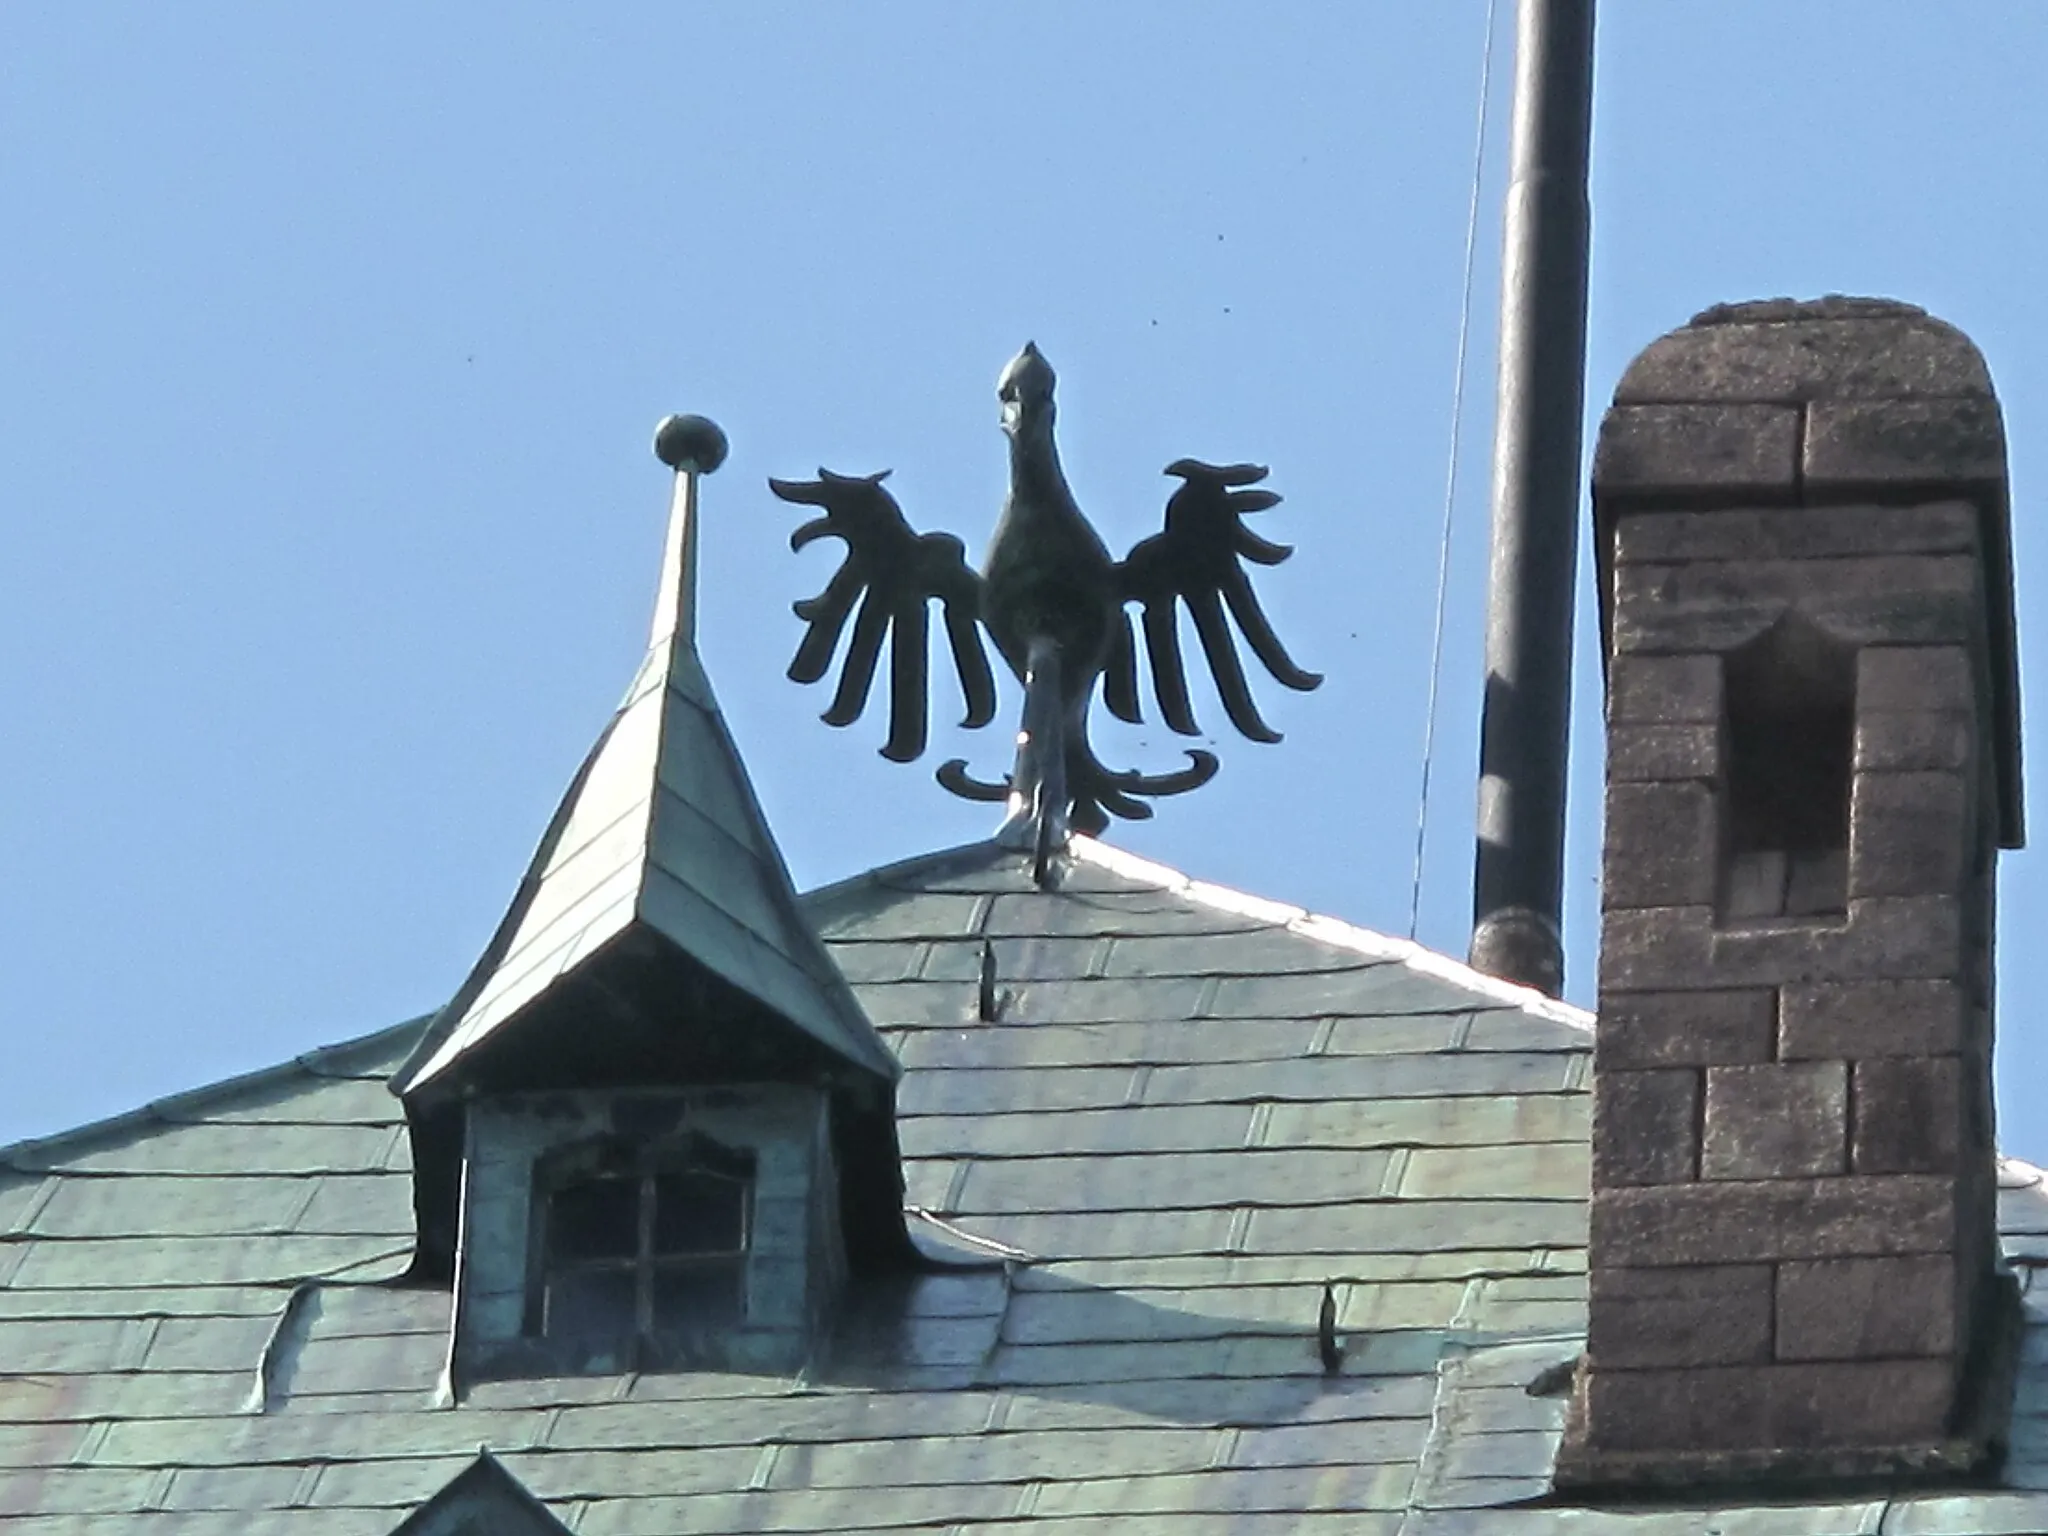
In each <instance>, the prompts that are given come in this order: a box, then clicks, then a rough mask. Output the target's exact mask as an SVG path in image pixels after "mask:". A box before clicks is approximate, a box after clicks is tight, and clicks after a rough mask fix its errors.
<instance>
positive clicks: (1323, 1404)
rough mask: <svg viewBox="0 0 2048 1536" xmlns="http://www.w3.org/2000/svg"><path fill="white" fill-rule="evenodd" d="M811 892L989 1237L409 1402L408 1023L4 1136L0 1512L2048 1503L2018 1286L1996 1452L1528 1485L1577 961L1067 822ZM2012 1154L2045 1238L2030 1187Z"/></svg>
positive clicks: (2010, 1219) (1291, 1516)
mask: <svg viewBox="0 0 2048 1536" xmlns="http://www.w3.org/2000/svg"><path fill="white" fill-rule="evenodd" d="M807 910H808V912H809V914H810V915H811V916H812V917H813V918H814V919H815V920H816V921H817V923H818V925H819V926H820V928H821V929H822V931H823V932H824V934H825V937H826V941H827V944H828V946H829V948H830V950H831V953H832V955H833V957H834V958H835V959H836V960H837V961H838V962H839V963H840V964H841V965H842V966H843V967H844V968H845V971H846V973H847V975H848V976H849V977H851V978H852V979H853V983H854V991H855V993H856V994H857V996H858V998H859V1001H860V1003H861V1005H862V1006H863V1007H864V1008H865V1009H866V1010H867V1011H868V1013H869V1015H870V1016H871V1017H872V1018H873V1019H874V1020H875V1021H876V1023H877V1024H878V1025H879V1026H880V1028H881V1031H882V1033H883V1035H884V1036H885V1037H886V1038H887V1040H888V1042H889V1045H890V1047H891V1048H892V1050H893V1052H894V1053H895V1055H896V1056H897V1057H898V1058H900V1060H901V1062H902V1064H903V1080H902V1085H901V1089H900V1095H899V1103H900V1122H899V1123H900V1130H901V1141H902V1146H903V1150H904V1155H905V1159H906V1168H905V1171H906V1176H907V1178H908V1183H909V1193H908V1199H909V1201H910V1203H911V1204H912V1205H913V1206H914V1207H916V1209H917V1212H918V1214H917V1215H916V1216H915V1217H914V1218H913V1221H914V1224H915V1225H916V1226H917V1227H918V1229H919V1230H920V1232H921V1234H922V1235H923V1236H925V1237H926V1238H928V1239H931V1240H933V1241H938V1242H944V1243H948V1244H951V1245H953V1246H955V1247H964V1248H967V1249H969V1250H970V1251H977V1250H978V1251H979V1252H981V1253H983V1254H1003V1253H1010V1254H1014V1255H1016V1257H1015V1258H1013V1260H1012V1261H1011V1262H1010V1263H1009V1264H1008V1265H1007V1266H1005V1267H1004V1268H998V1269H994V1270H989V1271H985V1272H979V1273H960V1272H953V1273H946V1274H939V1275H932V1276H927V1277H921V1278H914V1279H907V1280H900V1281H896V1282H892V1283H891V1284H889V1285H880V1284H877V1285H871V1286H869V1287H866V1288H863V1289H861V1290H857V1291H856V1292H855V1293H854V1294H853V1297H852V1299H851V1300H850V1302H849V1305H848V1309H847V1311H846V1314H845V1315H844V1317H843V1318H842V1321H841V1323H840V1325H839V1328H838V1330H837V1332H836V1334H835V1337H834V1340H833V1344H832V1347H831V1348H830V1349H829V1350H828V1351H825V1352H822V1353H821V1354H820V1356H819V1358H818V1359H817V1360H816V1361H815V1362H814V1363H813V1365H812V1366H811V1367H810V1368H809V1369H807V1370H806V1371H805V1372H803V1373H801V1374H799V1375H797V1376H792V1377H782V1376H775V1377H766V1376H740V1375H719V1374H677V1375H669V1376H645V1377H636V1378H617V1377H607V1378H570V1379H551V1380H542V1381H508V1382H496V1383H489V1384H483V1385H479V1386H478V1387H476V1388H475V1389H474V1390H473V1391H472V1392H471V1393H470V1394H469V1396H468V1398H467V1400H466V1402H465V1403H464V1404H463V1405H462V1406H460V1407H454V1408H448V1407H437V1406H436V1405H435V1402H436V1399H435V1385H436V1382H437V1380H438V1378H439V1375H440V1372H441V1369H442V1365H443V1363H444V1360H445V1357H446V1352H447V1343H448V1339H447V1328H448V1308H449V1303H448V1295H447V1292H446V1290H445V1289H436V1288H431V1287H424V1288H411V1287H406V1286H401V1285H393V1284H391V1283H389V1282H390V1279H391V1277H393V1276H395V1275H397V1274H399V1273H401V1272H402V1271H403V1269H404V1267H405V1264H406V1259H407V1256H408V1254H409V1251H410V1246H411V1240H412V1206H411V1202H410V1195H409V1188H408V1186H409V1183H410V1180H409V1173H408V1162H407V1159H408V1156H409V1151H408V1145H407V1142H406V1141H405V1139H404V1137H403V1135H402V1133H401V1129H402V1115H401V1111H400V1107H399V1104H398V1101H397V1100H396V1099H394V1098H392V1097H391V1095H390V1094H389V1093H388V1092H387V1091H386V1089H385V1088H384V1086H383V1082H382V1079H383V1077H384V1075H385V1074H387V1073H388V1072H389V1071H390V1070H391V1068H392V1067H393V1066H394V1065H395V1064H396V1063H397V1062H398V1060H399V1059H400V1058H401V1057H402V1056H403V1055H404V1054H405V1053H406V1051H407V1050H408V1049H409V1048H410V1047H411V1045H412V1043H413V1042H414V1041H415V1040H416V1039H417V1038H418V1037H419V1034H420V1031H421V1027H422V1026H421V1025H419V1024H417V1023H415V1024H413V1025H409V1026H406V1027H404V1028H403V1029H401V1030H397V1031H387V1032H386V1033H384V1034H383V1035H380V1036H373V1037H370V1038H369V1039H367V1040H365V1041H362V1042H358V1043H356V1044H353V1045H349V1046H343V1047H338V1048H334V1049H330V1050H327V1051H322V1052H316V1053H313V1054H312V1055H309V1056H306V1057H302V1058H300V1059H299V1061H298V1062H297V1063H295V1064H293V1065H291V1066H289V1067H286V1068H282V1069H279V1070H278V1071H276V1072H273V1073H268V1074H259V1075H258V1076H256V1077H253V1078H248V1079H243V1080H240V1081H238V1082H235V1083H229V1084H224V1085H222V1086H220V1087H219V1088H216V1089H212V1090H207V1091H205V1092H202V1093H198V1094H193V1095H187V1096H184V1097H182V1098H180V1099H175V1100H169V1101H165V1102H164V1103H162V1104H159V1105H157V1106H154V1107H153V1108H152V1109H150V1110H147V1111H144V1112H141V1113H140V1114H138V1115H134V1116H128V1117H124V1118H123V1119H121V1120H118V1121H114V1122H108V1123H107V1124H105V1125H102V1126H98V1127H89V1128H87V1129H86V1130H84V1131H81V1132H76V1133H73V1134H71V1135H68V1136H65V1137H60V1138H55V1139H52V1140H49V1141H44V1142H39V1143H28V1144H24V1145H22V1146H19V1147H16V1148H12V1149H8V1150H7V1151H6V1152H5V1153H0V1162H4V1166H5V1167H6V1168H8V1169H11V1170H13V1171H12V1172H11V1173H8V1174H5V1175H0V1371H5V1372H6V1373H7V1374H5V1375H0V1520H4V1521H5V1522H6V1523H5V1524H4V1527H0V1528H4V1530H5V1531H6V1533H7V1536H59V1533H69V1532H85V1531H92V1532H100V1531H109V1532H115V1533H118V1532H121V1531H125V1530H135V1531H138V1532H141V1531H148V1532H168V1533H171V1536H252V1533H270V1532H279V1533H289V1536H358V1533H360V1536H386V1533H389V1532H391V1531H393V1530H394V1529H396V1528H397V1527H398V1526H399V1525H400V1524H401V1523H402V1522H403V1521H405V1520H406V1519H407V1518H409V1517H411V1516H412V1515H413V1513H414V1512H415V1511H416V1510H417V1509H419V1508H420V1506H422V1505H424V1504H425V1503H426V1502H427V1501H428V1500H430V1499H431V1498H433V1497H434V1495H435V1494H437V1493H439V1492H440V1491H441V1490H443V1489H445V1488H447V1487H448V1486H449V1485H450V1484H451V1483H452V1482H453V1481H454V1480H455V1479H457V1478H459V1477H461V1476H463V1475H465V1473H469V1474H470V1475H471V1476H474V1475H475V1474H474V1473H473V1472H471V1469H473V1468H474V1467H475V1466H476V1465H477V1455H478V1449H479V1447H480V1446H488V1447H489V1449H490V1452H491V1454H492V1456H493V1458H494V1459H495V1461H496V1462H497V1463H498V1464H499V1465H501V1466H502V1467H503V1469H504V1470H505V1471H506V1472H508V1473H509V1474H510V1475H511V1476H512V1477H514V1478H516V1479H517V1480H518V1482H519V1484H520V1485H521V1486H523V1487H524V1488H526V1489H528V1490H530V1491H531V1492H532V1493H533V1494H534V1495H536V1496H537V1497H538V1498H539V1499H541V1500H542V1501H544V1502H545V1503H546V1504H547V1506H548V1507H549V1508H550V1509H551V1510H552V1511H553V1513H554V1515H555V1516H556V1517H557V1518H559V1519H560V1520H561V1521H562V1522H563V1523H564V1524H565V1525H567V1526H568V1527H569V1528H570V1529H571V1530H574V1531H576V1532H579V1533H582V1536H607V1533H628V1532H647V1533H655V1532H674V1531H684V1530H689V1531H700V1530H701V1531H777V1532H803V1531H826V1530H868V1531H881V1530H907V1529H910V1528H916V1527H926V1528H932V1529H950V1530H958V1531H966V1532H973V1531H987V1532H997V1531H1002V1532H1016V1533H1019V1536H1022V1533H1023V1532H1025V1531H1030V1532H1034V1533H1047V1536H1149V1533H1160V1536H1165V1533H1167V1532H1171V1533H1174V1536H1221V1533H1223V1532H1230V1533H1240V1532H1250V1533H1253V1536H1261V1533H1266V1532H1275V1533H1277V1532H1281V1531H1286V1532H1290V1533H1295V1532H1307V1533H1312V1536H1315V1533H1329V1536H1337V1533H1340V1532H1341V1533H1343V1536H1397V1533H1399V1536H1462V1533H1468V1532H1470V1533H1494V1532H1507V1533H1513V1532H1526V1533H1530V1536H1536V1533H1548V1536H1568V1533H1569V1536H1622V1533H1627V1536H1679V1533H1685V1536H1696V1533H1700V1532H1705V1531H1715V1532H1720V1533H1722V1536H1779V1533H1785V1536H1791V1533H1799V1536H1825V1533H1836V1532H1841V1533H1847V1532H1869V1533H1876V1532H1883V1533H1921V1536H1941V1533H1962V1532H2020V1531H2040V1530H2044V1529H2048V1293H2044V1292H2043V1291H2041V1290H2039V1289H2038V1288H2037V1289H2033V1290H2031V1291H2030V1292H2029V1294H2028V1296H2027V1300H2026V1305H2027V1306H2028V1308H2029V1314H2028V1315H2029V1322H2030V1333H2029V1335H2028V1340H2027V1344H2026V1354H2025V1366H2024V1369H2023V1372H2022V1379H2021V1385H2020V1396H2019V1401H2018V1404H2017V1412H2016V1418H2015V1425H2014V1445H2013V1451H2012V1456H2011V1459H2010V1463H2009V1465H2008V1467H2007V1470H2006V1484H2007V1486H2006V1487H2004V1488H2002V1489H1998V1490H1984V1491H1978V1492H1949V1493H1918V1494H1901V1495H1900V1496H1898V1497H1896V1498H1891V1499H1888V1498H1885V1497H1883V1496H1882V1495H1867V1496H1860V1497H1857V1498H1850V1499H1843V1500H1839V1501H1826V1500H1822V1501H1816V1502H1809V1503H1796V1504H1784V1505H1773V1506H1759V1507H1754V1508H1733V1509H1717V1510H1716V1511H1714V1512H1713V1513H1711V1514H1709V1513H1707V1512H1704V1511H1701V1510H1688V1509H1683V1508H1671V1507H1668V1506H1667V1507H1664V1508H1661V1509H1656V1510H1636V1511H1615V1510H1607V1511H1589V1510H1583V1509H1567V1508H1555V1507H1547V1506H1540V1505H1531V1504H1529V1503H1528V1502H1527V1501H1530V1500H1533V1499H1538V1498H1541V1497H1542V1496H1543V1495H1544V1494H1545V1492H1546V1489H1547V1478H1548V1473H1549V1468H1550V1464H1551V1460H1552V1456H1553V1453H1554V1449H1555V1445H1556V1441H1557V1437H1558V1434H1559V1431H1560V1427H1561V1424H1562V1419H1563V1412H1564V1399H1563V1398H1562V1397H1540V1396H1531V1395H1530V1394H1529V1392H1528V1390H1527V1388H1528V1386H1529V1384H1530V1383H1531V1382H1532V1381H1534V1380H1535V1379H1536V1378H1537V1377H1539V1376H1540V1375H1542V1374H1543V1373H1544V1372H1545V1371H1547V1370H1549V1369H1551V1368H1553V1367H1555V1366H1556V1365H1558V1364H1559V1363H1560V1362H1562V1361H1566V1360H1569V1359H1571V1358H1572V1357H1574V1356H1575V1355H1576V1353H1577V1352H1578V1350H1579V1348H1580V1345H1581V1342H1582V1339H1583V1333H1584V1327H1585V1275H1584V1257H1585V1256H1584V1247H1583V1244H1584V1238H1585V1223H1586V1201H1587V1111H1588V1094H1587V1091H1586V1088H1587V1081H1588V1044H1589V1037H1588V1033H1587V1024H1588V1020H1587V1019H1586V1017H1585V1016H1584V1015H1583V1014H1581V1013H1579V1012H1577V1011H1576V1010H1573V1009H1570V1008H1567V1007H1564V1006H1562V1005H1559V1004H1555V1003H1550V1002H1546V1001H1544V1000H1542V999H1540V998H1537V997H1536V996H1535V995H1534V994H1532V993H1528V992H1524V991H1521V990H1519V989H1515V988H1511V987H1506V986H1503V985H1501V984H1499V983H1495V982H1491V981H1489V980H1487V979H1485V978H1483V977H1479V976H1476V975H1474V974H1473V973H1471V972H1470V971H1467V970H1466V969H1465V968H1464V967H1462V966H1459V965H1457V964H1455V963H1453V962H1450V961H1446V960H1443V959H1441V958H1439V957H1436V956H1432V955H1429V954H1427V953H1426V952H1423V951H1420V950H1418V949H1416V948H1415V947H1414V946H1412V945H1408V944H1404V943H1400V942H1398V941H1392V940H1387V939H1382V938H1379V937H1377V936H1374V935H1371V934H1367V933H1363V932H1361V931H1359V930H1357V929H1353V928H1350V927H1348V926H1346V925H1343V924H1340V923H1335V922H1331V921H1328V920H1326V919H1320V918H1315V917H1311V916H1308V915H1306V914H1303V913H1300V912H1298V911H1295V910H1293V909H1290V908H1285V907H1280V906H1277V905H1274V904H1270V903H1263V902H1255V901H1251V900H1248V899H1246V898H1244V897H1241V896H1237V895H1234V894H1232V893H1229V892H1224V891H1218V890H1215V889H1213V888H1208V887H1203V886H1200V885H1198V884H1194V883H1191V882H1188V881H1186V880H1184V879H1182V878H1180V877H1178V876H1176V875H1173V874H1172V873H1171V872H1169V871H1164V870H1159V869H1157V868H1155V867H1152V866H1147V865H1143V864H1141V863H1139V862H1138V861H1135V860H1131V859H1128V858H1126V857H1124V856H1122V855H1118V854H1115V853H1113V852H1110V851H1109V850H1105V849H1101V848H1100V847H1099V846H1096V845H1092V844H1085V843H1084V844H1082V845H1081V846H1080V848H1079V850H1078V858H1077V860H1076V862H1075V864H1074V866H1073V868H1072V871H1071V875H1070V878H1069V879H1068V880H1067V882H1066V884H1065V886H1064V888H1063V889H1061V890H1059V891H1057V892H1053V893H1041V892H1036V891H1034V890H1032V889H1031V886H1030V882H1029V879H1028V876H1027V875H1026V873H1025V871H1024V870H1023V869H1022V868H1021V866H1020V864H1019V863H1018V862H1017V861H1015V860H1014V859H1011V858H1008V857H1005V856H1001V855H997V854H994V853H993V852H990V851H988V850H969V851H965V852H962V853H959V854H955V855H945V856H940V857H937V858H933V859H927V860H921V861H916V862H913V863H910V864H906V865H901V866H897V867H895V868H893V869H889V870H883V871H879V872H877V873H876V874H874V875H871V876H868V877H865V878H863V879H862V880H859V881H855V882H851V883H849V884H847V885H844V886H839V887H834V888H832V889H830V890H827V891H823V892H820V893H817V894H816V895H815V896H813V897H812V898H810V899H809V901H808V903H807ZM984 942H986V943H989V944H991V945H993V948H994V953H995V956H996V961H997V971H998V978H999V980H998V990H999V998H998V1001H999V1003H1000V1008H999V1010H998V1014H999V1016H998V1019H997V1020H996V1021H995V1022H993V1023H984V1022H981V1021H980V1019H979V1017H978V1007H977V1002H978V998H977V992H978V977H979V968H980V955H981V946H982V945H983V943H984ZM2007 1174H2008V1177H2007V1179H2006V1180H2005V1182H2006V1184H2007V1186H2008V1187H2007V1189H2006V1190H2005V1191H2004V1195H2003V1198H2004V1200H2005V1202H2006V1203H2005V1206H2004V1210H2003V1217H2004V1220H2003V1225H2004V1228H2005V1231H2006V1242H2007V1248H2008V1252H2009V1253H2010V1254H2011V1255H2012V1256H2013V1257H2014V1259H2015V1261H2016V1263H2017V1264H2018V1266H2019V1268H2020V1270H2021V1274H2022V1278H2023V1280H2025V1281H2029V1282H2031V1281H2032V1279H2033V1278H2034V1277H2035V1276H2036V1275H2037V1274H2038V1273H2039V1272H2040V1267H2041V1266H2044V1265H2048V1195H2044V1193H2043V1191H2042V1189H2041V1186H2040V1181H2039V1175H2038V1173H2037V1172H2035V1171H2033V1170H2029V1169H2026V1168H2025V1167H2024V1166H2022V1165H2018V1164H2009V1165H2008V1167H2007ZM1326 1281H1329V1282H1334V1283H1335V1287H1336V1292H1337V1296H1338V1299H1339V1303H1340V1310H1339V1333H1340V1337H1341V1341H1342V1344H1343V1347H1344V1350H1345V1359H1344V1362H1343V1369H1342V1371H1341V1373H1339V1374H1338V1375H1336V1376H1333V1377H1326V1376H1325V1375H1324V1374H1323V1370H1322V1367H1321V1364H1320V1363H1319V1361H1318V1358H1317V1352H1316V1340H1315V1336H1314V1335H1315V1317H1316V1309H1317V1305H1318V1302H1319V1299H1320V1296H1321V1293H1322V1287H1323V1285H1324V1283H1325V1282H1326ZM294 1297H296V1298H297V1299H296V1301H294V1300H293V1298H294Z"/></svg>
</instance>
